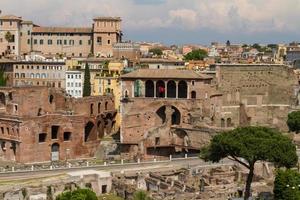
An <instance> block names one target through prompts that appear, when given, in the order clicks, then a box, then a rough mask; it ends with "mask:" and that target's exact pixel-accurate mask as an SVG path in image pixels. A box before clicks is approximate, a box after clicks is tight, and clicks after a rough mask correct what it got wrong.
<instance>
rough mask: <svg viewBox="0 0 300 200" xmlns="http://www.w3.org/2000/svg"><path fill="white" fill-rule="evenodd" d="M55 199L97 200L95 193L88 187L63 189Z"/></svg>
mask: <svg viewBox="0 0 300 200" xmlns="http://www.w3.org/2000/svg"><path fill="white" fill-rule="evenodd" d="M56 200H98V199H97V196H96V193H95V192H93V191H92V190H90V189H77V190H74V191H65V192H63V193H62V194H60V195H58V196H57V197H56Z"/></svg>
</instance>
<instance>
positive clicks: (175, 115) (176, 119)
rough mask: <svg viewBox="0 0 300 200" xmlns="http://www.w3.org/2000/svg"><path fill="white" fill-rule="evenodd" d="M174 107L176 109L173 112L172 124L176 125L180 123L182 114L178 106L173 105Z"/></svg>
mask: <svg viewBox="0 0 300 200" xmlns="http://www.w3.org/2000/svg"><path fill="white" fill-rule="evenodd" d="M172 109H173V111H174V112H173V114H172V125H175V124H177V125H179V124H180V120H181V114H180V112H179V110H178V109H177V108H176V107H174V106H172Z"/></svg>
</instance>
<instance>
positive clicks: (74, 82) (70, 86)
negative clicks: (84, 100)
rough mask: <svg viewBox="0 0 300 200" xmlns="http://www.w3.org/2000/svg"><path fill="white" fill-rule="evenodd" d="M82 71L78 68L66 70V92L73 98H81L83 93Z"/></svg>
mask: <svg viewBox="0 0 300 200" xmlns="http://www.w3.org/2000/svg"><path fill="white" fill-rule="evenodd" d="M83 81H84V73H83V71H79V70H69V71H66V92H67V94H69V95H71V96H72V97H75V98H81V97H82V94H83Z"/></svg>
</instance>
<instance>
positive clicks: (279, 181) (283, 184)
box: [273, 169, 300, 200]
mask: <svg viewBox="0 0 300 200" xmlns="http://www.w3.org/2000/svg"><path fill="white" fill-rule="evenodd" d="M299 184H300V174H299V173H298V172H296V171H295V170H290V169H287V170H277V172H276V177H275V182H274V189H273V192H274V199H276V200H300V185H299Z"/></svg>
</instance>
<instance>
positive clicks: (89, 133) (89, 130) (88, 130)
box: [84, 122, 97, 142]
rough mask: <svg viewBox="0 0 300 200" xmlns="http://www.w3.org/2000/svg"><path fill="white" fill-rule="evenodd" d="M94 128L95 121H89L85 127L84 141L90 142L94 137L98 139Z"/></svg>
mask: <svg viewBox="0 0 300 200" xmlns="http://www.w3.org/2000/svg"><path fill="white" fill-rule="evenodd" d="M93 129H94V123H93V122H88V123H87V124H86V125H85V128H84V141H85V142H88V141H92V140H93V139H95V140H96V139H97V135H95V134H94V132H95V131H93Z"/></svg>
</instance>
